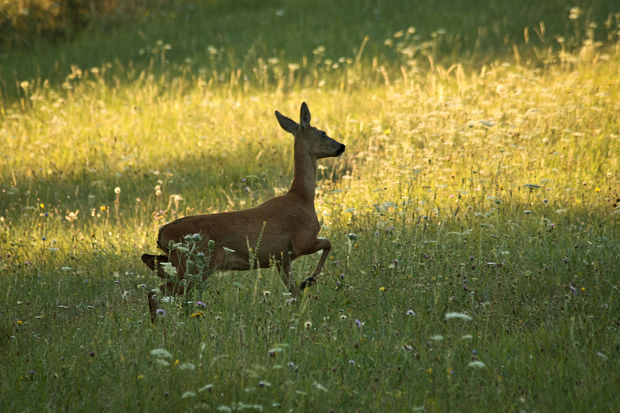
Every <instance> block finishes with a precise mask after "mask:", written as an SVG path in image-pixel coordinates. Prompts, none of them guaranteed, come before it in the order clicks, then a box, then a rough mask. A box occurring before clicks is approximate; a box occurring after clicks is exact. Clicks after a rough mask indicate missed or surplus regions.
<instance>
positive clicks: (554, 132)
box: [0, 1, 620, 412]
mask: <svg viewBox="0 0 620 413" xmlns="http://www.w3.org/2000/svg"><path fill="white" fill-rule="evenodd" d="M298 3H300V5H299V8H294V7H293V6H292V3H288V2H276V1H272V2H255V1H243V2H204V4H202V5H195V6H193V8H191V7H190V3H189V2H186V1H178V2H174V3H173V4H172V5H171V6H170V9H169V10H168V11H167V12H166V14H165V15H162V14H158V15H156V16H143V17H142V18H141V19H139V21H137V22H136V23H135V25H134V26H132V28H129V26H127V27H111V28H107V29H106V30H107V31H106V32H101V31H96V30H90V31H86V32H84V33H82V34H81V35H80V36H79V37H78V38H77V39H75V40H73V41H71V42H61V43H56V44H49V43H46V42H44V41H40V42H39V45H38V46H34V47H32V48H29V49H23V50H12V51H9V52H6V53H5V54H4V55H3V56H2V57H1V58H2V61H1V62H2V64H1V65H0V86H1V90H2V92H1V93H2V95H1V100H0V122H1V123H0V142H2V143H1V145H2V151H1V153H0V191H1V192H0V234H1V235H0V251H1V253H2V255H1V257H0V270H2V275H1V276H0V287H1V288H0V291H2V293H1V294H0V297H2V298H1V299H0V302H2V305H1V306H0V362H1V363H2V366H3V368H2V369H0V410H1V411H33V410H35V409H37V410H41V409H43V410H46V411H67V410H69V411H81V410H89V411H90V410H93V408H94V410H97V411H99V410H112V411H147V410H150V411H153V410H155V411H163V410H174V411H186V410H190V409H196V410H206V411H216V409H218V408H219V410H220V411H245V410H248V411H259V410H262V411H273V410H281V411H290V410H292V411H315V410H319V411H331V410H333V411H412V410H422V409H423V410H425V411H521V410H523V411H562V412H563V411H613V410H614V409H615V408H614V406H617V404H618V396H617V394H616V393H617V390H616V389H617V388H618V385H619V384H620V375H619V374H618V371H620V365H619V362H618V357H619V356H620V354H619V351H618V344H619V337H620V336H619V335H618V332H617V326H618V320H619V318H618V316H619V314H620V312H619V308H618V300H619V298H620V297H619V296H618V294H619V290H618V289H619V287H620V272H619V271H618V256H620V235H619V232H618V230H619V217H620V215H619V213H618V204H617V203H618V196H619V194H620V180H619V176H620V175H619V174H620V170H619V158H618V153H620V144H619V137H620V133H619V131H620V118H619V117H618V113H620V106H619V103H618V102H620V72H619V70H618V67H620V53H619V50H620V49H619V43H618V30H619V27H618V22H619V20H618V15H617V13H618V11H619V10H618V8H617V6H614V4H613V2H602V1H599V2H589V3H583V4H572V3H570V4H569V3H567V2H562V1H554V2H550V3H546V4H545V8H546V9H541V7H540V4H539V2H538V3H532V4H530V5H528V7H525V6H522V7H519V6H516V5H514V6H513V5H508V4H504V2H496V3H493V4H490V5H487V4H486V2H480V3H479V4H475V5H473V6H472V5H471V4H470V2H467V3H465V2H463V3H462V4H461V3H460V2H458V3H456V4H453V3H452V2H450V4H451V5H452V6H451V7H447V6H446V5H440V6H441V7H440V6H437V5H436V2H435V3H431V2H428V3H426V2H425V3H422V4H419V5H415V6H412V5H409V3H408V2H407V3H406V4H405V2H403V4H400V3H399V2H397V1H393V2H381V3H378V2H377V3H375V2H371V1H366V2H361V3H359V2H341V3H339V5H335V6H333V7H334V8H332V9H330V8H328V6H326V5H325V4H322V3H318V5H317V3H316V2H305V1H302V2H298ZM330 4H331V3H330ZM574 6H580V7H581V10H582V12H583V13H582V14H580V15H579V16H577V18H574V19H571V18H570V17H569V16H570V14H571V13H570V11H569V9H570V8H571V7H574ZM614 13H616V14H614ZM609 16H611V17H609ZM573 17H575V16H573ZM179 22H183V23H179ZM541 22H544V24H542V25H541ZM409 27H415V28H416V29H415V32H413V30H410V31H408V28H409ZM542 27H544V30H545V32H544V34H543V33H542V31H541V30H542V29H541V28H542ZM441 28H443V29H445V33H444V31H442V30H439V29H441ZM524 28H527V29H528V30H527V35H525V36H524ZM537 31H538V32H539V34H536V32H537ZM433 33H434V34H433ZM365 36H368V40H364V39H365ZM416 36H418V37H416ZM557 36H561V37H562V38H560V39H559V40H560V42H558V38H557ZM388 39H389V41H387V42H386V40H388ZM159 40H161V42H159ZM166 45H169V46H166ZM209 46H211V49H209V48H208V47H209ZM320 46H323V47H324V50H323V49H322V48H321V47H320ZM328 59H329V60H328ZM71 65H73V69H72V68H71ZM302 101H306V102H307V103H308V105H309V107H310V110H311V111H312V115H313V124H315V125H316V126H317V127H320V128H322V129H325V130H326V131H327V132H328V133H329V134H330V136H332V137H334V138H336V139H338V140H339V141H341V142H343V143H345V144H346V145H347V152H346V153H345V155H344V156H343V157H342V158H339V159H329V160H324V161H320V170H319V181H318V191H317V200H316V209H317V213H318V215H319V219H320V221H321V223H322V225H323V229H322V231H321V235H322V236H324V237H327V238H329V239H331V241H332V245H333V249H332V253H331V255H330V259H328V261H327V263H326V266H325V269H324V272H325V275H324V276H323V277H322V278H320V279H319V282H318V283H317V285H315V286H313V287H312V288H311V289H310V290H308V291H307V293H306V295H305V296H304V297H303V298H302V299H301V300H300V302H298V303H294V304H291V303H290V302H289V301H288V299H289V297H288V295H287V294H286V289H285V288H284V286H283V285H282V283H281V281H280V277H279V275H278V274H277V272H276V270H275V269H269V270H255V271H249V272H245V273H244V272H226V273H219V274H215V275H214V276H213V277H212V278H211V279H209V281H208V284H207V292H206V296H205V297H203V301H205V302H206V304H207V305H206V308H197V307H193V306H190V307H189V308H187V307H186V308H180V307H178V306H177V305H176V303H164V304H163V305H164V307H163V308H164V309H165V310H166V312H167V314H166V316H165V317H164V318H162V319H161V322H160V323H158V324H157V325H151V323H150V321H149V316H148V310H147V307H146V293H147V291H148V290H150V289H152V288H156V287H157V286H158V285H159V280H158V279H157V277H155V276H154V275H153V274H151V273H150V272H149V271H148V270H147V268H146V267H145V266H144V265H143V264H142V262H141V261H140V259H139V256H140V255H141V254H142V253H143V252H155V251H156V248H155V239H156V234H157V228H158V226H159V225H161V224H162V223H164V222H167V221H169V220H172V219H174V218H176V217H180V216H184V215H190V214H195V213H204V212H215V211H223V210H231V209H240V208H246V207H249V206H252V205H256V204H258V203H260V202H262V201H264V200H266V199H268V198H269V197H271V196H273V195H274V194H279V193H282V192H283V191H286V189H287V187H288V185H289V184H290V180H291V178H292V167H293V164H292V139H291V138H290V136H287V134H285V133H284V132H283V131H281V130H280V128H279V126H278V125H277V122H276V120H275V117H274V115H273V111H274V110H276V109H277V110H279V111H281V112H282V113H284V114H286V115H289V116H291V117H296V116H297V113H298V111H299V105H300V103H301V102H302ZM116 188H119V189H120V193H117V192H118V190H116ZM77 211H79V212H77ZM317 259H318V256H316V255H315V256H309V257H304V258H302V259H300V260H298V261H296V262H295V263H294V266H293V269H294V272H295V274H296V276H297V280H298V281H299V280H301V279H302V278H303V277H305V276H306V275H308V274H309V273H310V272H311V271H312V269H313V268H314V266H315V265H316V261H317ZM186 310H189V312H190V313H194V315H195V317H191V316H188V315H187V313H188V311H186ZM198 311H200V312H201V313H200V314H198V313H197V312H198ZM453 312H456V313H459V314H466V315H467V316H468V317H471V320H466V319H462V318H458V317H457V318H449V319H448V318H446V314H448V313H453ZM154 349H165V350H166V351H168V352H169V353H170V357H169V358H168V357H166V356H162V355H159V356H158V355H157V353H155V354H153V353H151V351H152V350H154ZM472 362H481V363H482V364H477V363H474V364H471V363H472ZM93 406H94V407H93Z"/></svg>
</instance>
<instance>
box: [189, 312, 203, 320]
mask: <svg viewBox="0 0 620 413" xmlns="http://www.w3.org/2000/svg"><path fill="white" fill-rule="evenodd" d="M203 315H205V313H203V312H202V311H196V312H195V313H192V314H190V317H193V318H200V317H202V316H203Z"/></svg>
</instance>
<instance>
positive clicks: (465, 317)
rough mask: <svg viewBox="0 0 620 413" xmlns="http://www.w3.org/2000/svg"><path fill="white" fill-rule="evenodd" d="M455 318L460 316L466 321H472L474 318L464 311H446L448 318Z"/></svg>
mask: <svg viewBox="0 0 620 413" xmlns="http://www.w3.org/2000/svg"><path fill="white" fill-rule="evenodd" d="M453 318H459V319H461V320H465V321H471V320H472V318H471V317H470V316H468V315H467V314H464V313H446V320H451V319H453Z"/></svg>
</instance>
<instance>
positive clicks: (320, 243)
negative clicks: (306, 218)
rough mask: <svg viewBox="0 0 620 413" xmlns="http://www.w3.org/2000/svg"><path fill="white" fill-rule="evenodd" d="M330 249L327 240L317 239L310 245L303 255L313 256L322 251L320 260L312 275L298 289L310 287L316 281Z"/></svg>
mask: <svg viewBox="0 0 620 413" xmlns="http://www.w3.org/2000/svg"><path fill="white" fill-rule="evenodd" d="M331 249H332V243H331V242H330V241H329V240H328V239H325V238H317V239H316V241H315V242H314V244H312V246H311V247H310V248H309V249H308V250H307V251H305V254H313V253H315V252H317V251H318V250H323V252H322V253H321V258H319V263H318V264H317V265H316V269H315V270H314V272H313V273H312V275H311V276H310V277H308V278H306V279H305V280H303V281H302V282H301V285H300V286H299V287H300V288H301V289H302V290H303V289H305V288H307V287H310V286H311V285H313V284H314V283H315V282H316V279H317V277H318V276H319V274H320V273H321V270H322V269H323V265H324V264H325V260H326V259H327V255H328V254H329V251H330V250H331Z"/></svg>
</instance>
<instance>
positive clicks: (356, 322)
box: [355, 318, 364, 328]
mask: <svg viewBox="0 0 620 413" xmlns="http://www.w3.org/2000/svg"><path fill="white" fill-rule="evenodd" d="M355 325H356V326H357V327H358V328H362V326H363V325H364V323H362V322H361V321H360V320H358V319H357V318H356V319H355Z"/></svg>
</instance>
